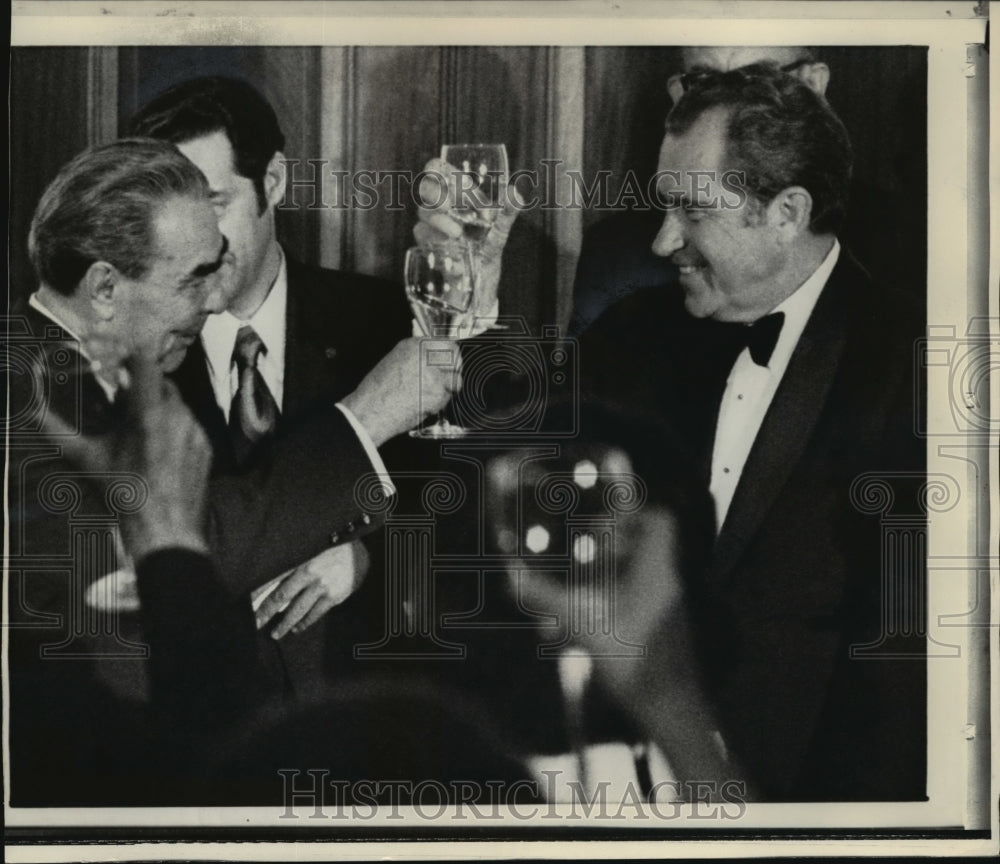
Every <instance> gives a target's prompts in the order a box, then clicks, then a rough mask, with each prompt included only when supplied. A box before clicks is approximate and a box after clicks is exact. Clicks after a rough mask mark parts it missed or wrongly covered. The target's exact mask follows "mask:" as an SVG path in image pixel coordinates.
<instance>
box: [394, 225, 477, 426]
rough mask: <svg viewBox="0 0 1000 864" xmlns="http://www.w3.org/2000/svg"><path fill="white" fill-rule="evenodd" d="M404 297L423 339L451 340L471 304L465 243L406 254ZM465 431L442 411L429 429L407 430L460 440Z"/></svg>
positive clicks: (469, 263)
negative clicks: (428, 337) (431, 337)
mask: <svg viewBox="0 0 1000 864" xmlns="http://www.w3.org/2000/svg"><path fill="white" fill-rule="evenodd" d="M405 270H406V296H407V297H408V298H409V300H410V308H411V309H412V310H413V317H414V318H415V319H416V320H417V323H418V325H419V326H420V329H421V331H422V332H423V334H424V335H425V336H439V337H444V338H453V337H454V336H455V335H456V333H457V331H458V328H459V326H460V325H461V323H462V321H463V319H464V318H465V317H466V316H467V313H468V312H469V308H470V306H471V305H472V294H473V278H472V260H471V257H470V251H469V248H468V246H467V245H466V244H464V243H460V242H455V241H449V242H442V243H432V244H427V245H424V246H414V247H412V248H411V249H407V251H406V264H405ZM465 434H466V430H465V429H464V428H463V427H462V426H459V425H457V424H455V423H451V422H449V421H448V419H447V418H446V417H444V416H443V413H442V412H438V417H437V420H436V421H435V422H434V423H432V424H431V425H430V426H423V427H420V428H418V429H413V430H411V431H410V435H411V436H412V437H414V438H461V437H462V436H464V435H465Z"/></svg>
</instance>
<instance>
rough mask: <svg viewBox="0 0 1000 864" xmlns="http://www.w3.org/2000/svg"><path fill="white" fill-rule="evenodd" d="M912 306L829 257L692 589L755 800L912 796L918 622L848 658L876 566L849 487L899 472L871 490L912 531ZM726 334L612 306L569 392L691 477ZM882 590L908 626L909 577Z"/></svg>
mask: <svg viewBox="0 0 1000 864" xmlns="http://www.w3.org/2000/svg"><path fill="white" fill-rule="evenodd" d="M911 307H912V303H911V301H910V300H909V298H908V297H906V296H905V295H902V294H899V293H896V292H892V291H886V290H882V289H880V288H878V287H877V286H875V285H874V284H872V282H871V281H870V279H869V278H868V276H867V274H866V273H865V272H864V271H863V270H862V269H861V268H860V266H859V265H857V264H856V263H855V262H854V261H853V260H852V259H851V258H850V256H849V254H848V253H847V252H846V250H844V251H842V252H841V257H840V260H839V262H838V264H837V267H836V268H835V269H834V271H833V274H832V275H831V277H830V279H829V281H828V283H827V285H826V287H825V289H824V290H823V292H822V294H821V296H820V298H819V300H818V302H817V305H816V307H815V309H814V311H813V314H812V316H811V317H810V319H809V322H808V323H807V325H806V328H805V330H804V332H803V334H802V336H801V338H800V340H799V344H798V345H797V346H796V349H795V352H794V354H793V356H792V359H791V361H790V363H789V366H788V368H787V370H786V372H785V375H784V377H783V379H782V381H781V384H780V386H779V388H778V391H777V393H776V394H775V397H774V400H773V402H772V404H771V407H770V409H769V411H768V413H767V415H766V417H765V419H764V422H763V424H762V426H761V429H760V432H759V433H758V436H757V438H756V440H755V443H754V445H753V448H752V450H751V452H750V455H749V458H748V460H747V463H746V466H745V468H744V471H743V474H742V476H741V478H740V483H739V486H738V488H737V490H736V493H735V496H734V498H733V501H732V504H731V507H730V510H729V513H728V516H727V518H726V521H725V523H724V525H723V526H722V529H721V532H720V533H719V536H718V538H717V540H716V543H715V547H714V552H713V557H712V562H711V565H710V568H709V572H708V573H707V574H705V577H704V579H703V580H699V583H698V584H697V585H696V586H695V587H696V592H695V595H696V597H697V600H696V606H697V609H696V612H697V613H698V614H699V615H700V616H701V618H702V625H703V627H702V629H703V636H704V642H705V644H706V654H705V660H706V672H707V674H708V676H709V680H710V681H711V683H712V686H713V688H714V694H715V697H716V699H717V703H718V707H719V711H720V714H721V717H722V722H723V725H724V733H725V734H726V736H727V740H728V741H729V742H730V744H731V746H734V747H735V748H736V750H737V751H738V752H739V755H740V756H741V758H742V759H743V760H744V761H745V763H746V764H747V765H748V766H749V768H750V769H751V772H752V773H753V774H754V775H755V776H756V777H757V779H758V780H759V782H760V783H761V786H762V789H763V792H764V794H765V795H766V796H767V797H768V798H770V799H772V800H865V799H875V800H879V799H881V800H885V799H900V800H902V799H914V798H922V797H923V795H924V784H925V740H926V685H925V653H924V652H925V645H924V633H925V632H926V631H925V629H923V630H921V627H920V626H919V623H920V621H923V620H924V619H923V617H919V620H917V619H914V620H912V621H910V622H909V623H910V624H911V625H917V626H911V628H910V629H914V630H916V631H917V632H916V633H914V634H913V635H912V637H911V638H909V639H904V640H903V642H902V644H895V643H893V642H891V641H890V642H889V643H886V644H884V645H883V646H882V647H881V648H880V649H878V650H876V651H875V652H871V651H869V652H868V656H865V657H854V658H853V659H852V656H851V646H860V645H864V644H868V643H878V642H879V640H880V638H881V635H882V632H883V615H884V614H886V611H887V610H886V608H885V602H886V601H885V600H884V599H883V596H882V593H883V591H884V590H887V589H886V587H884V585H883V580H884V579H885V577H886V576H887V575H889V574H887V573H886V574H884V573H883V567H885V568H887V569H888V568H890V567H891V566H893V565H891V564H889V563H886V564H883V560H882V552H881V531H882V528H881V524H880V520H879V516H878V514H871V513H864V512H862V507H861V506H860V505H859V503H858V502H857V501H856V500H852V491H851V489H852V483H853V482H854V481H855V479H856V478H858V477H859V476H860V475H862V474H864V473H866V472H882V473H895V472H904V473H905V474H907V475H908V476H905V477H900V476H898V474H897V476H895V477H894V478H893V479H890V480H889V481H888V482H889V483H890V484H892V485H894V486H895V487H896V490H895V491H896V497H897V499H898V500H897V504H900V503H901V502H905V503H902V506H903V507H909V510H910V512H912V513H913V514H916V515H914V518H913V520H912V521H911V524H912V525H914V526H918V528H917V531H918V533H919V525H920V524H921V520H922V517H921V516H920V515H919V507H917V506H916V504H915V501H916V496H915V494H914V493H915V488H914V487H915V486H916V485H918V483H917V481H916V480H915V479H914V477H913V475H914V474H916V475H920V474H922V473H923V472H924V471H925V454H924V446H923V442H922V441H921V440H919V439H918V438H917V437H916V435H915V434H914V428H915V426H914V423H915V410H916V407H917V399H916V390H915V388H914V380H913V368H914V362H913V358H914V340H915V339H916V338H918V337H919V336H921V335H922V326H923V325H922V322H921V321H920V320H919V319H918V316H917V315H915V314H914V312H913V310H912V308H911ZM725 330H726V328H724V327H719V326H717V325H714V324H713V322H710V321H699V320H695V319H693V318H691V316H689V315H687V313H686V312H685V311H684V309H683V298H682V297H681V295H680V294H679V292H673V291H670V290H655V289H653V290H645V291H642V292H640V293H638V294H636V295H634V296H632V297H630V298H628V299H626V300H624V301H622V302H621V303H619V304H618V305H617V306H615V307H613V308H612V309H611V310H609V312H608V313H607V314H606V315H605V316H604V317H603V318H602V319H600V320H599V321H598V322H597V323H595V325H594V326H593V327H591V328H590V330H588V332H587V334H586V335H585V337H584V340H583V344H582V345H581V358H582V361H581V363H582V375H583V378H584V381H585V385H584V386H585V389H586V390H587V391H588V392H589V393H590V394H591V395H592V396H594V397H595V398H599V399H603V400H606V401H612V402H614V401H617V402H620V403H622V404H625V405H629V406H633V408H639V409H641V410H644V411H647V412H656V413H658V414H659V415H661V417H662V418H664V419H665V420H667V421H669V422H670V423H671V424H672V425H673V426H674V427H675V428H677V429H678V430H680V432H681V433H682V435H683V436H684V437H685V439H686V442H687V445H688V446H689V447H690V449H691V453H692V456H693V458H696V459H698V460H700V461H701V463H702V464H703V466H704V468H705V471H704V476H705V478H706V481H707V477H708V465H709V460H710V454H711V441H712V434H713V431H714V423H715V415H716V412H717V407H718V401H717V400H718V397H719V396H720V395H721V388H720V384H719V382H720V381H721V382H723V383H724V381H725V375H726V372H727V370H728V369H729V368H730V367H731V364H732V362H733V360H734V359H735V355H736V353H737V352H738V348H734V347H733V345H732V343H731V341H729V340H728V339H727V337H726V336H725ZM917 557H918V558H919V557H921V553H919V552H918V553H917ZM899 578H900V579H901V582H900V583H899V584H898V585H897V590H900V591H902V592H903V593H904V594H905V596H906V598H907V600H909V601H912V604H913V608H914V609H915V610H918V611H917V613H915V614H917V615H918V616H923V615H924V614H925V612H924V610H923V598H924V597H925V596H926V595H925V593H924V579H925V577H924V571H923V568H922V566H921V565H915V566H911V568H910V569H909V570H908V571H903V572H902V573H901V574H899ZM890 629H892V628H890ZM897 629H898V628H897ZM897 641H898V640H897ZM873 653H874V655H877V656H872V654H873ZM893 653H896V654H897V655H902V656H896V657H893V656H892V654H893Z"/></svg>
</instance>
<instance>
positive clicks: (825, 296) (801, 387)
mask: <svg viewBox="0 0 1000 864" xmlns="http://www.w3.org/2000/svg"><path fill="white" fill-rule="evenodd" d="M845 269H847V268H846V266H838V267H837V269H836V270H835V271H834V273H833V274H831V277H830V280H829V281H828V282H827V284H826V287H825V288H824V290H823V292H822V294H821V295H820V298H819V300H818V301H817V303H816V307H815V309H814V310H813V314H812V315H811V316H810V318H809V321H808V323H807V324H806V327H805V330H803V332H802V336H801V337H800V339H799V343H798V345H796V347H795V351H794V352H793V354H792V357H791V360H790V361H789V364H788V368H787V369H786V370H785V374H784V376H783V378H782V380H781V383H780V385H779V386H778V390H777V392H776V393H775V395H774V399H773V401H772V402H771V406H770V408H769V409H768V412H767V414H766V415H765V417H764V421H763V423H762V424H761V427H760V431H759V432H758V433H757V437H756V439H755V440H754V444H753V447H752V448H751V450H750V454H749V456H748V457H747V461H746V465H745V466H744V469H743V473H742V475H741V477H740V482H739V484H738V485H737V487H736V492H735V494H734V495H733V500H732V504H731V505H730V507H729V511H728V514H727V516H726V520H725V522H724V523H723V525H722V530H721V531H720V533H719V537H718V539H717V540H716V543H715V550H714V553H713V566H712V572H713V574H715V575H716V576H721V575H723V574H725V573H727V572H728V571H729V570H730V569H731V568H732V567H733V566H734V564H735V563H736V561H737V560H738V559H739V557H740V555H741V554H742V553H743V551H744V549H745V548H746V546H747V544H748V543H749V542H750V540H751V539H752V538H753V536H754V534H755V533H756V532H757V530H758V529H759V528H760V526H761V524H762V523H763V521H764V520H765V519H766V517H767V514H768V511H769V510H770V509H771V506H772V504H773V503H774V500H775V498H776V497H777V495H778V493H779V492H780V491H781V488H782V487H783V486H784V485H785V483H786V482H787V481H788V479H789V476H790V475H791V473H792V471H793V470H794V468H795V466H796V464H797V463H798V461H799V459H800V458H801V457H802V454H803V451H804V450H805V448H806V445H807V444H808V442H809V439H810V437H811V436H812V434H813V432H814V430H815V428H816V424H817V422H818V421H819V418H820V415H821V413H822V411H823V407H824V405H825V403H826V401H827V396H828V394H829V392H830V387H831V386H832V384H833V381H834V379H835V377H836V375H837V372H838V370H839V367H840V361H841V357H842V355H843V350H844V344H845V341H846V333H845V315H844V297H843V292H844V286H843V285H842V284H841V282H842V281H843V279H844V278H845V277H844V270H845Z"/></svg>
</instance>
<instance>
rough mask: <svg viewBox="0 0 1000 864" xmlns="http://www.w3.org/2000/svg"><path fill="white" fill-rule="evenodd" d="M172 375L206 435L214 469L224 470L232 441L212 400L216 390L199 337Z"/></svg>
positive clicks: (231, 448) (222, 417) (232, 458)
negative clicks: (212, 456) (209, 444)
mask: <svg viewBox="0 0 1000 864" xmlns="http://www.w3.org/2000/svg"><path fill="white" fill-rule="evenodd" d="M173 378H174V380H175V381H176V382H177V386H178V388H179V389H180V391H181V395H182V396H183V397H184V401H185V402H186V403H187V405H188V407H189V408H190V409H191V413H193V414H194V416H195V417H196V418H197V420H198V422H199V423H201V425H202V428H203V429H204V430H205V433H206V434H207V435H208V440H209V443H211V445H212V452H213V454H214V456H215V461H214V464H213V468H214V469H215V470H219V469H225V468H226V467H227V466H229V465H230V464H231V463H232V462H233V460H234V458H235V456H234V454H233V444H232V440H231V438H230V435H229V427H228V425H227V424H226V417H225V415H224V414H223V413H222V409H221V408H219V405H218V403H217V402H216V401H215V390H214V389H213V387H212V380H211V378H210V377H209V374H208V360H207V359H206V357H205V346H204V345H203V344H202V341H201V339H197V340H195V342H194V344H193V345H192V346H191V347H190V348H189V349H188V352H187V356H185V358H184V362H183V363H181V365H180V367H179V368H178V369H177V371H176V372H175V373H174V374H173Z"/></svg>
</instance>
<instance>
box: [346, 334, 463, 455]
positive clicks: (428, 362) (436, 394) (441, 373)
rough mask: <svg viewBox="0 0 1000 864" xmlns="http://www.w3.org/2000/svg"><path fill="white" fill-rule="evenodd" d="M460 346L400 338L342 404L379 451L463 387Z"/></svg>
mask: <svg viewBox="0 0 1000 864" xmlns="http://www.w3.org/2000/svg"><path fill="white" fill-rule="evenodd" d="M460 369H461V356H460V354H459V350H458V345H457V344H456V343H455V342H453V341H451V340H448V339H420V338H415V337H411V338H409V339H403V340H402V341H401V342H399V343H398V344H397V345H396V346H395V347H394V348H393V349H392V350H391V351H390V352H389V353H388V354H386V355H385V357H383V358H382V359H381V360H380V361H379V363H378V365H377V366H376V367H375V368H374V369H372V371H371V372H369V373H368V375H367V376H365V379H364V380H363V381H362V382H361V383H360V384H359V385H358V387H357V389H356V390H355V391H354V392H353V393H351V394H349V395H348V396H346V397H344V399H342V400H341V404H342V405H343V406H344V407H345V408H347V409H348V410H349V411H350V412H351V413H352V414H353V415H354V416H355V417H356V418H357V420H358V422H359V423H360V424H361V425H362V426H364V428H365V430H366V431H367V432H368V434H369V436H371V439H372V441H374V442H375V446H376V447H381V446H382V444H384V443H385V442H386V441H388V440H389V439H390V438H395V437H396V436H397V435H399V434H401V433H403V432H406V431H407V430H409V429H413V428H415V427H416V426H418V425H419V424H420V422H421V421H422V420H423V419H424V418H425V417H427V416H428V415H429V414H433V413H434V412H436V411H440V410H441V409H442V408H444V406H445V405H447V404H448V400H449V399H451V396H452V394H453V393H457V392H458V391H459V390H460V389H461V387H462V376H461V374H460Z"/></svg>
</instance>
